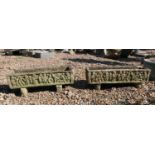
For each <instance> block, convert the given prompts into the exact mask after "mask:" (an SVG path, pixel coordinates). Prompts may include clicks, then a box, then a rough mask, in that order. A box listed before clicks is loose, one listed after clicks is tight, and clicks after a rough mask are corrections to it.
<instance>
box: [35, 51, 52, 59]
mask: <svg viewBox="0 0 155 155" xmlns="http://www.w3.org/2000/svg"><path fill="white" fill-rule="evenodd" d="M53 54H54V52H49V51H40V50H36V51H35V54H34V57H36V58H41V59H47V58H51V57H52V56H53Z"/></svg>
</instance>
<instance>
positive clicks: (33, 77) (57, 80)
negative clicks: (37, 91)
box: [7, 66, 74, 96]
mask: <svg viewBox="0 0 155 155" xmlns="http://www.w3.org/2000/svg"><path fill="white" fill-rule="evenodd" d="M7 80H8V84H9V87H10V89H20V90H21V94H22V95H23V96H27V94H28V90H27V88H29V87H39V86H51V85H55V86H56V89H57V91H61V90H62V85H68V84H73V83H74V75H73V69H72V68H71V67H70V66H63V67H55V68H43V69H28V70H15V72H14V74H11V75H9V76H7Z"/></svg>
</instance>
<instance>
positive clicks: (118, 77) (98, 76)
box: [86, 67, 151, 90]
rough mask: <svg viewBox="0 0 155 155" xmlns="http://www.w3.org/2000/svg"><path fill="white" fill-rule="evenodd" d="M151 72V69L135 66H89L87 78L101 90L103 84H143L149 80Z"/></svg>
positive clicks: (89, 82)
mask: <svg viewBox="0 0 155 155" xmlns="http://www.w3.org/2000/svg"><path fill="white" fill-rule="evenodd" d="M150 72H151V71H150V69H144V68H133V67H112V68H109V67H108V68H106V67H98V68H87V69H86V79H87V82H88V84H93V85H95V86H96V89H98V90H100V89H101V84H136V85H139V84H142V83H143V82H145V81H148V80H149V76H150Z"/></svg>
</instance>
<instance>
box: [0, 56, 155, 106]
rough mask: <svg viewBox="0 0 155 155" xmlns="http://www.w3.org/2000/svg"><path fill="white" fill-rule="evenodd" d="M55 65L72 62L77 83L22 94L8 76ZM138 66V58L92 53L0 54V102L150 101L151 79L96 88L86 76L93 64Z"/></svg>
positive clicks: (112, 102) (154, 92) (152, 85)
mask: <svg viewBox="0 0 155 155" xmlns="http://www.w3.org/2000/svg"><path fill="white" fill-rule="evenodd" d="M54 65H71V66H72V67H73V68H74V71H75V84H74V85H73V86H72V85H70V86H65V87H63V91H62V92H60V93H57V92H56V91H55V87H53V86H52V87H44V88H42V87H38V88H35V89H34V88H32V89H29V94H28V97H20V95H19V92H18V91H15V92H14V91H12V90H10V89H9V87H8V84H7V80H6V75H8V74H10V73H13V71H14V69H29V68H31V69H32V68H44V67H49V66H54ZM113 65H115V66H116V65H118V66H119V65H135V66H141V63H140V61H138V60H137V59H136V58H134V57H130V58H129V59H127V60H125V59H121V60H111V59H105V58H102V57H97V56H94V55H90V54H73V55H71V54H67V53H56V54H55V56H54V58H50V59H36V58H31V57H24V56H0V104H4V105H7V104H13V105H14V104H16V105H21V104H22V105H23V104H24V105H25V104H26V105H34V104H37V105H38V104H48V105H55V104H58V105H64V104H65V105H66V104H79V105H83V104H84V105H103V104H106V105H110V104H115V105H116V104H132V105H135V104H136V105H137V104H146V105H147V104H150V103H149V101H150V100H151V99H152V98H153V97H155V91H154V89H155V82H147V83H145V84H144V85H141V86H140V87H139V88H136V87H134V86H116V87H114V86H106V87H102V89H101V90H95V89H93V87H92V86H88V85H87V83H86V81H85V80H86V79H85V68H86V67H90V66H93V67H95V66H113Z"/></svg>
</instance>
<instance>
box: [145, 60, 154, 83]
mask: <svg viewBox="0 0 155 155" xmlns="http://www.w3.org/2000/svg"><path fill="white" fill-rule="evenodd" d="M144 67H145V68H149V69H151V75H150V80H152V81H155V58H150V59H144Z"/></svg>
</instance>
